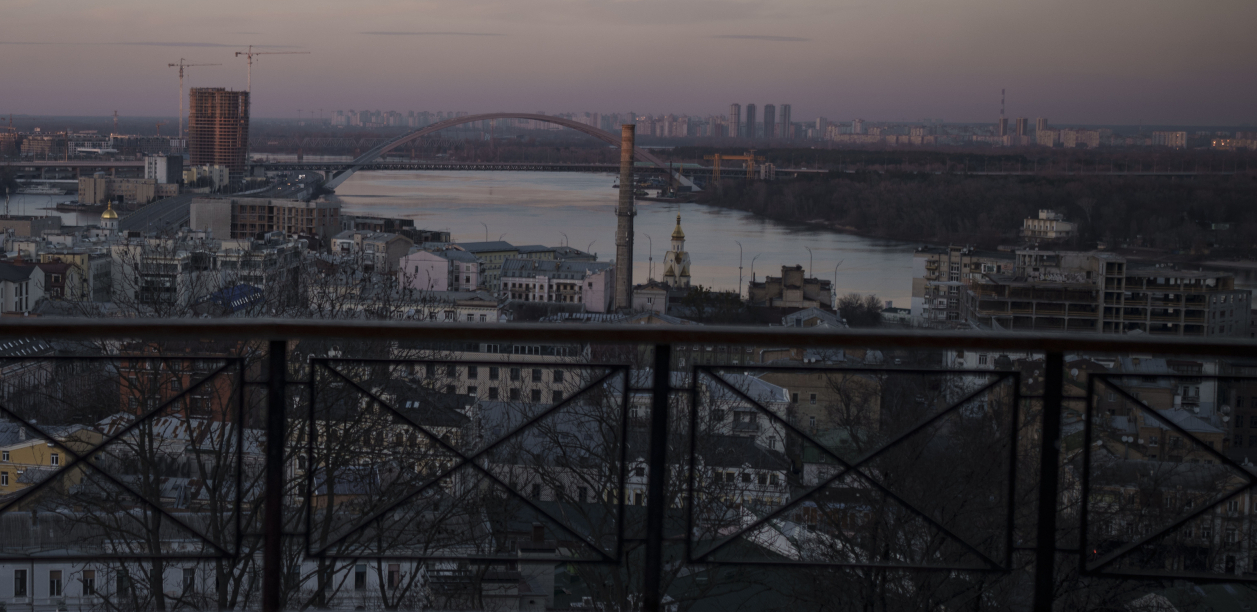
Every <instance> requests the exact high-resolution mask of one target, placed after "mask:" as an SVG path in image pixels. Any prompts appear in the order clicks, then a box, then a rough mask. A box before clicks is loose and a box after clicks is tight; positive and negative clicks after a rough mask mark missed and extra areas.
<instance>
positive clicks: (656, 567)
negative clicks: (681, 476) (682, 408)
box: [642, 344, 672, 612]
mask: <svg viewBox="0 0 1257 612" xmlns="http://www.w3.org/2000/svg"><path fill="white" fill-rule="evenodd" d="M651 390H652V402H651V406H650V480H649V481H648V485H647V489H646V558H645V559H644V560H643V562H642V576H643V579H642V582H643V585H642V587H643V588H642V598H643V603H644V605H643V609H644V611H645V612H659V611H660V610H662V609H663V587H662V582H663V523H664V517H665V516H666V515H667V512H668V500H667V493H665V491H666V485H667V481H668V400H669V399H670V396H671V391H672V345H669V344H656V345H655V369H654V381H653V384H652V385H651Z"/></svg>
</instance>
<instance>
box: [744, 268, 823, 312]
mask: <svg viewBox="0 0 1257 612" xmlns="http://www.w3.org/2000/svg"><path fill="white" fill-rule="evenodd" d="M747 300H748V301H750V302H751V304H752V305H754V306H768V307H772V308H814V307H821V308H829V309H832V308H833V283H831V282H830V281H827V280H820V279H818V278H805V275H804V273H803V266H781V276H765V277H764V280H763V282H757V281H755V280H751V283H750V285H748V287H747Z"/></svg>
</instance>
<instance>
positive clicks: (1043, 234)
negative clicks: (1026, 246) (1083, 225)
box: [1021, 210, 1078, 243]
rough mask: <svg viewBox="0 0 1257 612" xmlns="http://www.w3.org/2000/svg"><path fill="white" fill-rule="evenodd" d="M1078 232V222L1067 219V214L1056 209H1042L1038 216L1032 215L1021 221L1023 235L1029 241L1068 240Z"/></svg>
mask: <svg viewBox="0 0 1257 612" xmlns="http://www.w3.org/2000/svg"><path fill="white" fill-rule="evenodd" d="M1076 233H1078V224H1077V223H1070V222H1069V221H1066V220H1065V215H1062V214H1061V213H1058V212H1056V211H1054V210H1040V211H1039V216H1038V217H1030V218H1028V219H1026V220H1024V221H1022V223H1021V237H1022V238H1025V239H1026V240H1027V241H1028V242H1035V243H1038V242H1053V241H1058V240H1067V239H1069V238H1072V237H1073V236H1074V235H1075V234H1076Z"/></svg>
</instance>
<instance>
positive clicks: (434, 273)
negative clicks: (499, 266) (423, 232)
mask: <svg viewBox="0 0 1257 612" xmlns="http://www.w3.org/2000/svg"><path fill="white" fill-rule="evenodd" d="M397 268H398V269H397V280H398V284H399V285H401V286H402V287H408V288H410V289H414V290H416V291H475V290H476V289H478V288H479V287H480V281H481V277H480V261H479V260H477V259H476V256H475V255H472V254H471V253H468V252H467V251H464V250H461V249H456V248H443V249H441V248H437V249H431V250H427V249H422V248H419V247H412V248H411V249H410V253H409V254H408V255H406V256H405V257H402V258H401V260H400V261H399V262H398V266H397Z"/></svg>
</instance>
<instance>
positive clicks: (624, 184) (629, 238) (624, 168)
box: [615, 124, 637, 310]
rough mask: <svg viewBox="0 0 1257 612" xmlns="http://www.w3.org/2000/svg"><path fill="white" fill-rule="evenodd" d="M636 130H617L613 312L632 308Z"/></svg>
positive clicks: (631, 127) (628, 128) (634, 127)
mask: <svg viewBox="0 0 1257 612" xmlns="http://www.w3.org/2000/svg"><path fill="white" fill-rule="evenodd" d="M635 130H636V126H635V125H632V124H626V125H624V126H622V127H621V128H620V205H619V206H618V207H617V208H616V211H615V216H616V227H615V309H616V310H628V309H630V308H632V307H633V217H634V216H635V215H636V214H637V212H636V211H634V210H633V186H634V185H633V135H634V132H635Z"/></svg>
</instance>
